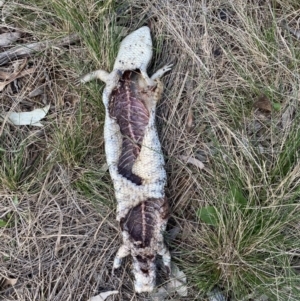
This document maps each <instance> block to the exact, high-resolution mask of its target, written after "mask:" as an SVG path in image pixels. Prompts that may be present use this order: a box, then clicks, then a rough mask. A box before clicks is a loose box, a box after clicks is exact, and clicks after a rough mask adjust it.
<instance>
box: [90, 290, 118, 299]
mask: <svg viewBox="0 0 300 301" xmlns="http://www.w3.org/2000/svg"><path fill="white" fill-rule="evenodd" d="M118 293H119V291H107V292H103V293H100V294H99V295H97V296H95V297H92V298H90V299H89V300H88V301H104V300H106V298H107V297H109V296H111V295H115V294H118Z"/></svg>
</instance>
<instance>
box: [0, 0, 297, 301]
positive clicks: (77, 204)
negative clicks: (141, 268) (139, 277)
mask: <svg viewBox="0 0 300 301" xmlns="http://www.w3.org/2000/svg"><path fill="white" fill-rule="evenodd" d="M299 11H300V4H299V2H298V1H297V0H286V1H279V0H274V1H261V0H260V1H259V0H257V1H256V0H252V1H250V0H249V1H242V0H235V1H229V2H228V1H222V0H217V1H210V0H207V1H204V0H203V1H199V0H190V1H181V0H174V1H148V2H145V1H129V0H128V1H125V0H124V1H104V2H100V1H98V2H97V1H92V0H84V1H81V2H74V1H67V0H65V1H58V0H52V1H48V2H44V1H39V0H30V1H25V0H24V1H22V0H15V1H9V2H6V4H5V5H4V8H3V9H2V18H5V24H6V26H4V25H3V26H2V28H1V30H2V31H3V32H4V31H10V30H16V31H21V32H22V38H21V40H19V41H18V43H20V44H23V43H27V42H33V41H40V40H46V39H56V38H60V37H62V36H65V35H67V34H68V33H74V32H76V33H78V34H79V35H80V38H81V43H76V44H74V45H70V46H69V47H51V48H49V49H47V50H45V51H42V52H41V53H38V54H36V55H34V56H32V57H30V58H28V61H27V62H26V68H29V67H32V66H35V67H36V68H37V69H36V71H35V73H34V74H31V75H30V76H27V77H24V78H22V79H20V80H18V81H17V82H14V83H12V84H10V85H8V86H7V87H6V88H5V90H4V91H3V92H1V93H2V94H1V101H0V108H1V112H3V111H8V110H10V109H11V108H12V107H13V109H14V110H22V111H24V110H25V111H26V110H31V109H33V108H36V107H42V106H44V105H45V104H46V103H50V104H51V109H50V112H49V114H48V116H47V118H46V119H45V121H43V123H44V125H45V126H44V127H43V128H42V129H36V128H34V127H30V126H29V127H26V126H22V127H15V126H12V125H9V124H7V123H1V124H0V126H1V132H0V133H1V136H0V196H1V199H0V204H1V207H0V221H1V222H2V224H0V237H1V244H0V267H1V268H0V278H1V277H2V278H3V279H4V278H6V279H7V278H10V279H11V278H17V283H16V284H15V285H14V286H11V285H9V284H7V285H3V283H2V286H1V281H0V296H1V298H2V299H4V300H30V301H33V300H87V299H88V298H89V297H91V296H94V295H96V294H97V293H99V292H101V291H106V290H114V289H118V290H119V292H120V293H119V295H117V296H114V297H111V300H149V298H150V297H149V296H147V295H140V296H139V295H135V294H134V292H133V285H132V275H131V273H130V268H129V266H130V260H126V264H125V265H124V267H123V268H122V269H121V273H120V275H119V277H112V276H111V266H112V259H113V256H114V254H115V252H116V250H117V248H118V246H119V244H120V231H119V227H118V224H117V222H116V221H115V202H114V197H113V189H112V183H111V181H110V178H109V175H108V173H107V172H106V171H105V168H104V169H103V168H102V167H103V165H104V164H105V155H104V148H103V138H102V126H103V121H104V120H103V116H104V115H103V107H102V104H101V91H102V88H103V85H102V84H101V83H91V84H89V85H87V86H85V87H80V89H78V88H75V87H74V86H73V84H72V83H73V82H74V79H75V78H77V77H78V76H79V75H81V74H84V73H86V72H88V71H90V70H93V69H96V68H100V67H101V68H104V69H106V70H111V67H112V64H113V62H114V58H115V56H116V53H117V49H118V44H119V42H120V40H121V38H122V36H121V35H119V34H118V32H119V27H118V26H126V31H127V32H131V31H133V30H135V29H136V28H139V27H140V26H142V25H144V24H146V23H147V22H149V21H150V23H151V30H152V34H153V40H154V57H153V61H152V65H151V66H150V67H149V73H152V72H153V71H154V70H156V69H157V68H158V67H161V66H162V65H163V64H166V63H169V62H174V63H175V66H174V69H173V70H172V72H171V73H170V74H168V75H167V76H165V77H164V82H165V93H164V97H163V99H162V102H161V104H160V105H159V108H158V113H157V115H158V120H157V121H158V129H159V133H160V137H161V141H162V145H163V151H164V154H165V157H166V162H167V164H166V168H167V172H168V175H169V177H168V179H169V180H168V187H167V195H168V197H169V200H170V205H171V208H172V211H173V214H172V217H171V219H170V223H169V230H170V233H172V231H173V232H174V229H177V228H179V230H180V231H179V234H178V235H177V237H176V238H175V239H169V244H170V249H171V251H172V255H173V258H174V260H175V261H176V262H177V263H178V264H179V265H180V267H181V268H182V269H183V270H184V271H185V273H186V274H187V277H188V282H189V296H188V297H185V298H182V297H178V296H173V297H172V296H170V300H206V299H205V298H207V292H209V291H211V290H212V289H213V288H215V287H217V288H219V289H220V290H221V291H222V292H223V293H224V295H226V296H228V298H230V300H245V301H246V300H249V301H250V300H259V299H258V297H259V296H262V295H263V294H264V295H265V297H266V298H268V299H267V300H269V301H271V300H298V299H299V297H298V296H299V295H300V293H299V288H300V278H299V268H298V266H299V263H300V261H299V250H300V235H299V219H300V210H299V204H298V203H299V189H298V186H299V179H300V171H299V163H298V157H299V144H300V143H299V141H300V134H299V125H298V124H299V122H298V121H299V117H300V115H299V111H298V108H299V105H298V103H299V99H300V98H299V97H300V96H299V87H300V81H299V73H298V72H299V71H298V70H299V58H300V41H299V40H297V39H296V38H294V37H293V36H292V35H291V34H290V33H288V32H287V31H286V30H284V29H282V28H281V27H280V26H279V25H280V23H281V21H282V20H287V22H288V24H289V25H290V27H292V28H298V29H299V22H300V21H299V17H298V15H299ZM13 64H14V62H10V63H8V64H7V65H6V66H3V67H4V68H7V69H6V71H9V70H10V71H11V70H12V68H14V66H15V65H13ZM16 84H17V88H16ZM40 86H43V87H45V88H44V90H43V93H42V94H40V95H38V96H36V97H31V98H30V97H29V96H28V94H29V93H30V92H31V91H33V90H34V89H35V88H38V87H40ZM262 99H265V100H266V102H267V110H262V105H261V104H260V102H259V101H260V100H262ZM257 100H259V101H258V102H257ZM270 110H271V112H270ZM180 156H192V157H195V158H198V159H199V160H201V161H202V162H203V163H204V165H205V169H203V170H199V169H198V168H197V167H195V166H193V165H190V164H184V162H182V161H181V159H180ZM200 208H209V209H211V208H214V211H213V212H214V213H213V216H212V217H211V222H209V221H208V220H207V219H206V220H205V218H204V219H203V215H201V212H200V211H199V209H200ZM199 216H200V218H199ZM170 236H172V235H170ZM167 237H168V236H167ZM172 298H173V299H172ZM228 300H229V299H228Z"/></svg>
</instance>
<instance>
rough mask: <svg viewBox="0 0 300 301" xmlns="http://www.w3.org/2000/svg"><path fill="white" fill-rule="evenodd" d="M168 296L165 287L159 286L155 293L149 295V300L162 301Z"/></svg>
mask: <svg viewBox="0 0 300 301" xmlns="http://www.w3.org/2000/svg"><path fill="white" fill-rule="evenodd" d="M168 296H169V293H168V291H167V290H166V288H165V287H163V286H161V287H160V288H158V289H157V291H156V292H154V293H152V294H150V298H151V300H152V301H164V300H165V298H166V297H168Z"/></svg>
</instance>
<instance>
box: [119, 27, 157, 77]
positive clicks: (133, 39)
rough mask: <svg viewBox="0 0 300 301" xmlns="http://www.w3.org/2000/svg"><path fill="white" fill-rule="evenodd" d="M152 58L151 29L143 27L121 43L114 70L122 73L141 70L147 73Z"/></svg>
mask: <svg viewBox="0 0 300 301" xmlns="http://www.w3.org/2000/svg"><path fill="white" fill-rule="evenodd" d="M151 58H152V39H151V34H150V28H149V27H148V26H143V27H141V28H139V29H137V30H135V31H133V32H132V33H131V34H129V35H128V36H126V37H125V38H124V40H123V41H122V42H121V45H120V49H119V52H118V55H117V58H116V60H115V64H114V70H116V69H118V70H120V71H122V72H123V71H126V70H135V69H140V70H141V71H143V72H146V69H147V66H148V64H149V63H150V60H151Z"/></svg>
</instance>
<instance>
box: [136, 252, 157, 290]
mask: <svg viewBox="0 0 300 301" xmlns="http://www.w3.org/2000/svg"><path fill="white" fill-rule="evenodd" d="M133 274H134V276H135V281H134V288H135V291H136V292H137V293H143V292H152V291H153V289H154V287H155V282H156V265H155V256H154V255H146V256H141V255H137V256H134V257H133Z"/></svg>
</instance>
